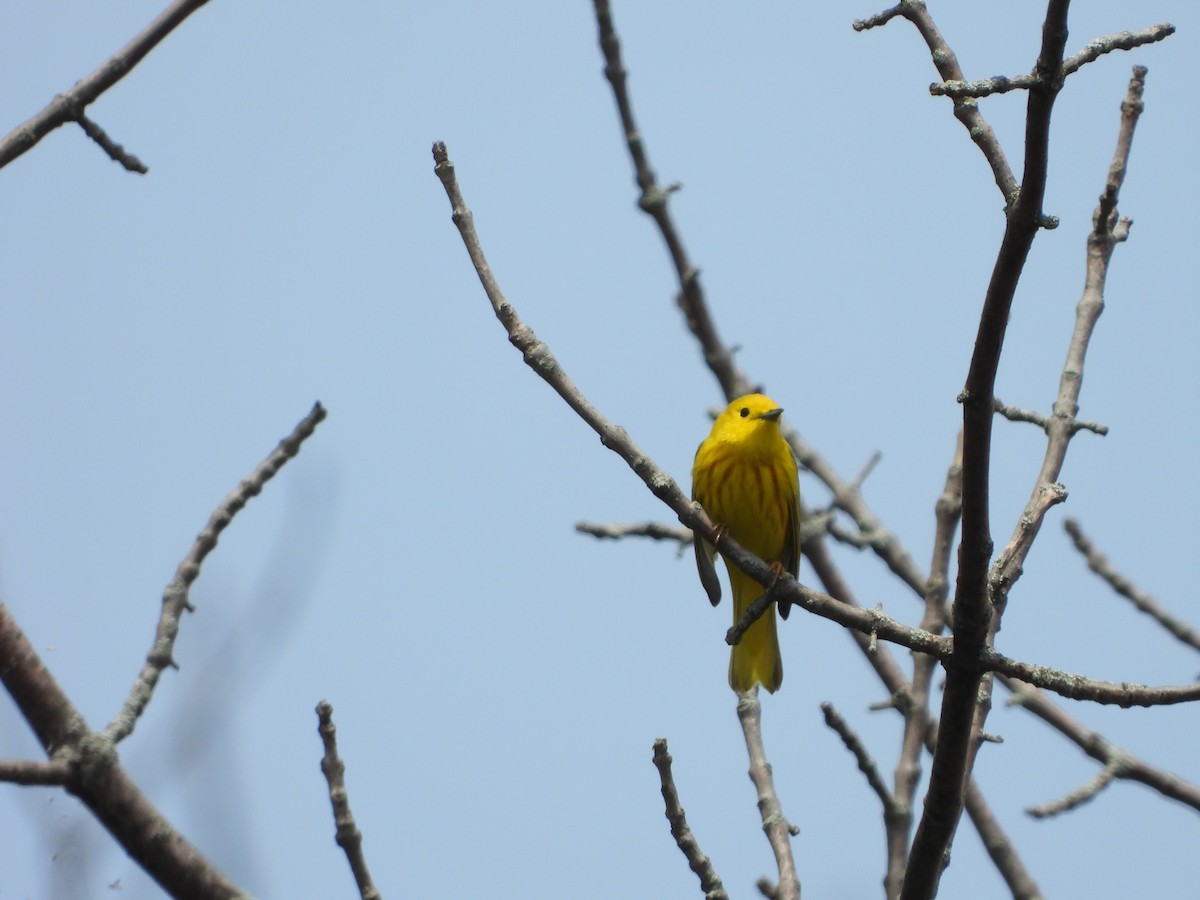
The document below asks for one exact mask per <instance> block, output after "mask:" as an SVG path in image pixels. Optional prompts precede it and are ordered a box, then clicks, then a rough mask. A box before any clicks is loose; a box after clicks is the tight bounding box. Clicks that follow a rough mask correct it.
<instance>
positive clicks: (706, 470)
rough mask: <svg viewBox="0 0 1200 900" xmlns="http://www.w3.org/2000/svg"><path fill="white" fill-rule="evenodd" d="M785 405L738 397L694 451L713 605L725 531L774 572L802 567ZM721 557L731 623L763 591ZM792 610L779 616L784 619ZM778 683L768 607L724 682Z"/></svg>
mask: <svg viewBox="0 0 1200 900" xmlns="http://www.w3.org/2000/svg"><path fill="white" fill-rule="evenodd" d="M782 414H783V410H782V409H781V408H780V407H779V405H778V404H777V403H776V402H775V401H774V400H772V399H771V398H770V397H767V396H765V395H763V394H746V395H745V396H744V397H738V398H737V399H736V400H734V401H733V402H732V403H730V404H729V406H728V407H727V408H726V409H725V411H724V412H723V413H721V414H720V415H719V416H717V419H716V421H715V422H713V427H712V432H711V433H710V434H709V435H708V437H707V438H705V439H704V441H703V442H702V443H701V444H700V446H699V447H698V448H697V449H696V459H695V462H694V463H693V465H692V499H693V500H696V501H698V502H699V503H700V505H701V506H702V507H704V511H705V512H706V513H708V517H709V518H710V519H711V520H712V521H713V524H714V525H716V526H717V532H718V535H717V544H718V546H716V547H714V546H713V545H712V544H710V543H709V542H708V541H705V540H703V539H701V538H697V539H696V541H695V550H696V569H697V570H698V572H699V573H700V582H701V584H702V585H703V586H704V589H705V591H706V592H707V593H708V599H709V601H710V602H711V603H712V605H713V606H716V605H717V604H718V603H719V602H720V601H721V583H720V581H719V580H718V579H717V572H716V568H715V567H714V566H713V559H714V557H715V555H716V553H717V552H718V550H719V544H720V540H721V537H722V536H724V535H728V536H729V537H730V538H732V539H733V540H734V541H736V542H737V543H738V544H740V545H741V546H742V547H744V548H745V549H746V550H748V551H750V552H751V553H753V554H754V555H755V556H757V557H759V558H760V559H762V560H763V561H764V562H767V563H770V564H771V566H772V568H774V569H775V570H776V572H777V573H780V574H782V573H783V572H788V573H790V574H791V575H792V576H793V577H796V576H797V575H798V574H799V570H800V481H799V476H798V472H797V468H796V459H795V457H794V456H793V455H792V450H791V447H790V446H788V443H787V441H786V440H784V438H783V434H782V433H781V432H780V429H779V417H780V416H781V415H782ZM722 559H725V568H726V570H727V571H728V572H729V584H730V588H731V589H732V591H733V621H734V622H735V623H736V622H737V621H738V620H739V619H740V618H741V617H742V615H743V614H744V613H745V612H746V608H747V607H748V606H750V604H751V603H753V602H754V601H755V600H756V599H757V598H758V597H760V596H761V595H762V593H763V586H762V585H761V584H759V583H758V582H757V581H755V580H754V579H753V578H751V577H750V576H749V575H747V574H745V573H744V572H743V571H742V570H741V569H739V568H738V567H737V566H735V565H733V564H732V563H730V561H729V560H728V559H727V558H725V556H724V554H722ZM788 611H789V607H788V606H786V605H781V606H780V610H779V613H780V615H781V616H783V618H785V619H786V618H787V614H788ZM782 683H783V660H782V658H781V657H780V654H779V636H778V634H777V631H776V626H775V606H774V605H772V606H770V607H768V609H767V611H766V612H765V613H764V614H763V615H762V617H761V618H760V619H758V620H757V621H756V622H754V624H753V625H751V626H750V627H749V628H748V629H747V630H746V633H745V634H744V635H742V639H741V641H739V642H738V643H737V644H735V645H734V646H733V648H732V649H731V651H730V654H729V686H730V687H731V688H733V689H734V690H735V691H739V692H746V691H750V690H752V689H753V688H754V687H755V685H759V684H761V685H762V686H763V687H764V688H766V689H767V690H768V691H770V692H771V693H774V692H775V691H777V690H779V686H780V684H782Z"/></svg>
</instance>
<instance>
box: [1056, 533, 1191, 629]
mask: <svg viewBox="0 0 1200 900" xmlns="http://www.w3.org/2000/svg"><path fill="white" fill-rule="evenodd" d="M1063 528H1065V529H1066V532H1067V534H1069V535H1070V536H1071V540H1072V541H1073V542H1074V543H1075V549H1076V550H1078V551H1079V552H1080V553H1082V554H1083V558H1084V559H1085V560H1086V561H1087V565H1088V568H1089V569H1091V570H1092V571H1093V572H1095V573H1096V574H1097V575H1099V576H1100V577H1101V578H1103V579H1104V580H1105V581H1106V582H1108V585H1109V587H1111V588H1112V589H1113V590H1114V591H1116V592H1117V593H1118V594H1120V595H1121V596H1122V597H1124V598H1125V599H1127V600H1129V601H1130V602H1132V603H1133V605H1134V607H1136V608H1137V610H1138V611H1139V612H1144V613H1145V614H1146V615H1148V616H1150V617H1151V618H1152V619H1154V620H1155V621H1156V622H1158V624H1159V625H1161V626H1162V627H1163V628H1165V629H1166V630H1167V631H1169V632H1170V633H1171V634H1172V635H1174V636H1175V637H1176V638H1178V639H1179V640H1180V641H1182V642H1183V643H1185V644H1187V645H1188V646H1189V647H1191V648H1192V649H1193V650H1200V632H1198V631H1197V630H1196V629H1195V628H1193V627H1192V626H1191V625H1189V624H1188V623H1187V622H1185V621H1184V620H1183V619H1181V618H1179V617H1178V616H1177V615H1175V614H1174V613H1172V612H1171V611H1170V610H1169V609H1167V608H1166V607H1165V606H1163V605H1162V604H1161V603H1159V602H1158V601H1157V600H1156V599H1154V597H1152V596H1151V595H1150V594H1148V593H1146V592H1145V591H1143V590H1142V589H1141V588H1139V587H1138V586H1137V585H1135V584H1134V583H1133V582H1132V581H1130V580H1129V579H1128V578H1126V577H1125V576H1124V575H1122V574H1121V573H1120V572H1118V571H1117V570H1116V569H1114V568H1113V566H1112V563H1110V562H1109V561H1108V557H1107V556H1105V555H1104V554H1103V553H1101V552H1100V551H1099V550H1097V549H1096V545H1095V544H1093V543H1092V541H1091V539H1090V538H1088V536H1087V535H1086V534H1084V533H1083V527H1082V526H1081V525H1080V524H1079V522H1077V521H1076V520H1075V519H1067V520H1066V521H1065V522H1063Z"/></svg>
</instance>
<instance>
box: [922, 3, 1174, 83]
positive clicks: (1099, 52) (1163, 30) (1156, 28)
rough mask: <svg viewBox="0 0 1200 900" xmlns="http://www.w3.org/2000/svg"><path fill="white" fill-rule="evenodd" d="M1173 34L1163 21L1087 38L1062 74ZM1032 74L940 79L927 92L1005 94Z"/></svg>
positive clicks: (1033, 76)
mask: <svg viewBox="0 0 1200 900" xmlns="http://www.w3.org/2000/svg"><path fill="white" fill-rule="evenodd" d="M1174 33H1175V26H1174V25H1171V24H1168V23H1166V22H1164V23H1163V24H1161V25H1152V26H1151V27H1149V28H1143V29H1142V30H1141V31H1122V32H1120V33H1119V34H1110V35H1107V36H1105V37H1101V38H1096V39H1095V40H1094V41H1088V43H1086V44H1085V45H1084V47H1083V49H1082V50H1080V51H1079V52H1078V53H1076V54H1074V55H1073V56H1069V57H1067V58H1066V59H1065V60H1063V67H1062V74H1063V77H1064V78H1066V77H1068V76H1070V75H1074V74H1075V73H1076V72H1078V71H1079V70H1080V69H1082V68H1083V67H1084V66H1086V65H1087V64H1088V63H1090V62H1095V61H1096V60H1098V59H1099V58H1100V57H1101V56H1104V55H1105V54H1106V53H1112V52H1113V51H1115V50H1134V49H1136V48H1138V47H1144V46H1146V45H1147V44H1154V43H1157V42H1158V41H1163V40H1166V39H1167V38H1169V37H1170V36H1171V35H1173V34H1174ZM1037 77H1038V76H1037V74H1036V73H1030V74H1029V75H1018V76H1016V77H1015V78H1007V77H1005V76H1004V75H997V76H995V77H994V78H982V79H980V80H978V81H943V82H942V83H941V84H931V85H930V86H929V93H931V94H933V95H934V96H935V97H975V98H978V97H987V96H989V95H991V94H1005V93H1008V92H1009V91H1027V90H1029V89H1030V88H1031V87H1033V86H1034V84H1035V82H1036V79H1037Z"/></svg>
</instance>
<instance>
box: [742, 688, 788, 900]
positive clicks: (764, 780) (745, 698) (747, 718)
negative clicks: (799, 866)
mask: <svg viewBox="0 0 1200 900" xmlns="http://www.w3.org/2000/svg"><path fill="white" fill-rule="evenodd" d="M737 712H738V721H739V722H741V723H742V733H743V735H745V738H746V750H747V752H748V753H749V755H750V780H751V781H752V782H754V788H755V790H756V791H757V792H758V813H759V815H760V816H761V818H762V824H763V831H764V832H765V833H766V835H767V841H768V842H769V843H770V845H771V850H772V851H774V853H775V864H776V866H777V867H778V869H779V883H778V885H777V886H776V888H775V890H774V891H772V893H771V896H772V897H774V898H776V900H800V878H799V875H798V874H797V872H796V861H795V859H794V858H793V856H792V841H791V836H792V835H794V834H799V833H800V831H799V829H797V828H796V827H795V826H793V825H791V824H789V823H788V820H787V818H786V817H785V816H784V814H783V806H782V805H781V804H780V802H779V795H778V794H777V793H776V792H775V778H774V776H773V775H772V774H771V764H770V763H769V762H768V761H767V751H766V748H765V747H764V746H763V739H762V705H761V704H760V703H759V702H758V689H757V688H756V689H754V690H753V691H738V703H737Z"/></svg>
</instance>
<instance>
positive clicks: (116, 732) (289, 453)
mask: <svg viewBox="0 0 1200 900" xmlns="http://www.w3.org/2000/svg"><path fill="white" fill-rule="evenodd" d="M324 418H325V407H323V406H321V404H320V403H316V404H314V405H313V408H312V410H311V411H310V412H309V413H308V415H306V416H305V417H304V418H303V419H301V420H300V422H299V423H298V424H297V425H296V427H295V428H294V429H293V430H292V433H291V434H289V435H288V436H287V437H285V438H284V439H283V440H282V441H280V442H279V446H277V447H276V448H275V449H274V450H273V451H272V452H271V454H270V455H269V456H268V457H267V458H266V459H264V460H263V461H262V462H261V463H259V464H258V466H257V468H255V470H254V471H253V472H251V473H250V475H248V476H247V477H246V478H244V479H242V481H241V483H239V484H238V486H237V487H236V488H234V489H233V491H231V492H230V493H229V495H228V496H227V497H226V498H225V499H224V500H222V501H221V504H220V506H218V507H217V508H216V510H214V511H213V514H212V516H211V517H209V520H208V524H207V525H205V526H204V530H203V531H201V532H200V534H199V535H198V536H197V537H196V541H195V543H194V544H192V547H191V549H190V550H189V551H188V554H187V556H185V557H184V558H183V561H182V562H180V564H179V567H178V568H177V569H176V570H175V576H174V577H173V578H172V579H171V582H170V583H169V584H168V585H167V587H166V590H164V591H163V605H162V612H161V614H160V615H159V619H158V627H157V628H156V630H155V634H154V642H153V643H152V644H151V645H150V652H149V653H148V654H147V655H146V662H145V664H144V665H143V666H142V670H141V672H139V673H138V676H137V679H136V680H135V681H134V683H133V688H132V689H131V690H130V692H129V697H128V698H127V699H126V700H125V704H124V706H122V707H121V711H120V712H119V713H117V715H116V716H115V717H114V718H113V720H112V721H111V722H110V723H109V724H108V727H107V728H106V729H105V730H104V733H105V736H106V737H108V738H109V739H110V740H111V741H113V743H119V742H120V741H122V740H124V739H125V738H126V737H128V736H129V735H130V734H131V733H132V732H133V729H134V727H135V726H136V725H137V720H138V717H139V716H141V714H142V712H143V711H145V709H146V705H147V704H148V703H149V702H150V698H151V697H152V696H153V694H154V688H155V686H156V685H157V684H158V680H159V678H160V677H161V676H162V673H163V670H164V669H166V668H167V667H168V666H174V665H175V662H174V659H173V658H172V655H173V653H174V648H175V639H176V637H178V635H179V622H180V619H181V618H182V616H183V613H184V611H185V610H188V611H190V610H191V608H192V607H191V604H190V603H189V602H188V591H189V590H190V589H191V586H192V582H194V581H195V580H196V579H197V578H198V577H199V575H200V566H201V564H202V563H203V562H204V559H205V557H207V556H208V554H209V553H210V552H212V550H213V548H214V547H216V546H217V539H218V538H220V536H221V532H223V531H224V530H225V529H226V527H228V525H229V523H230V522H232V521H233V517H234V516H235V515H237V513H238V512H239V511H240V510H241V509H242V507H244V506H245V505H246V503H247V502H249V501H250V499H251V498H252V497H257V496H258V495H259V494H260V493H261V492H262V489H263V486H264V485H265V484H266V483H267V482H268V481H270V480H271V479H272V478H273V477H275V474H276V473H277V472H278V471H279V470H280V469H281V468H283V466H284V464H285V463H286V462H287V461H288V460H289V459H292V458H293V457H294V456H295V455H296V454H297V453H299V452H300V445H301V444H303V443H304V441H305V440H306V439H307V438H308V437H309V436H310V435H311V434H312V433H313V431H314V430H316V427H317V425H318V424H320V422H321V421H322V420H323V419H324Z"/></svg>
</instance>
